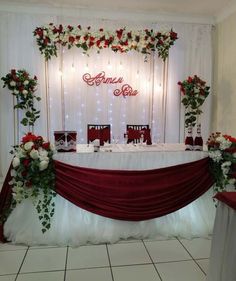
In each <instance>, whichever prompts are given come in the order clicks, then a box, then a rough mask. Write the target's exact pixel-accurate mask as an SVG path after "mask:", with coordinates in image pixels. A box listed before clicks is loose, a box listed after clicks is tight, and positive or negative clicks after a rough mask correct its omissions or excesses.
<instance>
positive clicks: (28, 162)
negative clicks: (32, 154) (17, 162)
mask: <svg viewBox="0 0 236 281" xmlns="http://www.w3.org/2000/svg"><path fill="white" fill-rule="evenodd" d="M22 163H23V165H24V166H25V167H28V166H29V164H30V159H24V160H23V161H22Z"/></svg>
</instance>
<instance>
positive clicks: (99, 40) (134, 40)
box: [33, 23, 178, 61]
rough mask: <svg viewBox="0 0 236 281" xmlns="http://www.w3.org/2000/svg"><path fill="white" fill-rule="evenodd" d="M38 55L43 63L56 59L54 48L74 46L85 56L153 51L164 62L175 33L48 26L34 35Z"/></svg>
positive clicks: (35, 31) (38, 28)
mask: <svg viewBox="0 0 236 281" xmlns="http://www.w3.org/2000/svg"><path fill="white" fill-rule="evenodd" d="M33 34H34V36H35V37H36V40H37V44H38V46H39V50H40V52H41V54H43V55H44V57H45V59H46V60H49V59H51V57H53V56H57V51H58V46H59V45H61V46H65V47H67V48H68V49H70V48H72V47H74V46H75V47H77V48H80V49H82V50H83V52H84V53H86V54H88V53H89V51H90V50H92V49H93V50H97V51H98V52H99V51H100V50H102V49H105V48H110V49H111V50H113V51H114V52H120V53H124V52H128V51H131V50H135V51H137V52H140V53H143V54H150V53H151V52H153V51H157V52H158V55H159V57H161V58H162V59H163V60H164V61H165V60H166V58H167V57H168V55H169V49H170V47H171V46H172V45H174V42H175V40H177V39H178V37H177V33H176V32H174V31H173V30H172V29H171V30H170V31H166V32H156V31H154V30H152V29H150V30H149V29H145V30H137V31H127V30H126V28H120V29H118V30H116V31H106V30H104V29H103V28H100V29H99V30H95V31H92V30H91V27H90V26H89V27H87V28H85V29H82V27H81V25H78V26H76V27H74V26H71V25H68V26H63V25H61V24H60V25H59V26H55V25H54V24H53V23H50V24H48V25H45V26H41V27H37V28H36V29H35V30H34V32H33Z"/></svg>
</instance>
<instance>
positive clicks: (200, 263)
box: [0, 237, 211, 281]
mask: <svg viewBox="0 0 236 281" xmlns="http://www.w3.org/2000/svg"><path fill="white" fill-rule="evenodd" d="M210 246H211V240H208V239H203V238H196V239H192V240H186V239H180V240H178V239H170V240H166V239H163V238H162V239H160V238H159V237H158V238H157V239H153V240H148V239H147V240H130V241H119V243H116V244H108V245H104V244H103V245H86V246H81V247H78V248H71V247H40V246H38V247H27V246H24V245H12V244H1V243H0V281H77V280H81V281H93V280H94V281H95V280H96V281H126V280H129V281H143V280H145V281H190V280H191V281H204V280H205V279H206V273H207V269H208V262H209V254H210Z"/></svg>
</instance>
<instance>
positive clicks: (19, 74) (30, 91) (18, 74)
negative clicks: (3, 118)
mask: <svg viewBox="0 0 236 281" xmlns="http://www.w3.org/2000/svg"><path fill="white" fill-rule="evenodd" d="M1 80H3V82H4V85H3V88H5V87H7V88H8V89H9V90H10V91H11V92H12V94H13V95H14V96H16V98H17V104H16V105H15V106H14V108H20V109H22V110H26V112H25V117H24V118H23V119H22V120H21V124H23V125H24V126H27V125H30V126H33V125H34V123H35V121H36V120H37V119H38V118H39V117H40V115H39V113H40V111H37V110H36V109H35V107H34V99H36V100H37V101H40V100H41V98H40V97H36V96H35V95H34V92H35V91H36V86H37V77H36V76H34V78H31V77H30V75H29V73H28V72H26V71H25V70H15V69H12V70H11V71H10V73H8V74H7V75H6V76H5V77H2V78H1Z"/></svg>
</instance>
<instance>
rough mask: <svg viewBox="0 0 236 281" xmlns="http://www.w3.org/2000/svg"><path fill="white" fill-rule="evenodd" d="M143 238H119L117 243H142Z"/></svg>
mask: <svg viewBox="0 0 236 281" xmlns="http://www.w3.org/2000/svg"><path fill="white" fill-rule="evenodd" d="M141 242H142V240H139V239H126V240H119V241H118V242H117V243H116V244H121V243H141Z"/></svg>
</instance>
